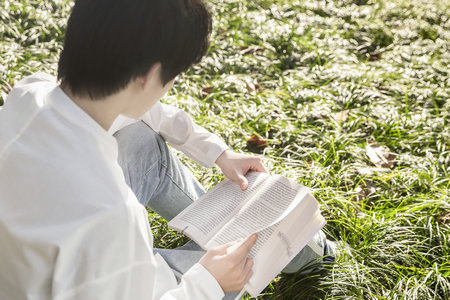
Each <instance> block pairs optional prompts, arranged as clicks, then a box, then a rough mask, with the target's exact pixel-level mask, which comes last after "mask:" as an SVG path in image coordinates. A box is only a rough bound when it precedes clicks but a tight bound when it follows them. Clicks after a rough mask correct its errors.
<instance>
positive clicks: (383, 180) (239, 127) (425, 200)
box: [0, 0, 450, 300]
mask: <svg viewBox="0 0 450 300" xmlns="http://www.w3.org/2000/svg"><path fill="white" fill-rule="evenodd" d="M70 3H71V1H57V0H54V1H1V2H0V37H1V44H0V53H1V56H0V73H1V77H0V93H1V94H0V102H2V101H4V100H6V95H7V93H8V91H9V90H10V89H11V87H12V86H13V85H14V83H15V82H17V81H18V80H20V79H21V78H23V77H24V76H26V75H28V74H32V73H34V72H37V71H43V72H49V73H51V74H55V71H56V62H57V60H58V54H59V52H60V50H61V47H62V41H63V32H64V28H65V22H66V18H67V16H68V13H69V12H70V6H71V4H70ZM210 7H211V10H212V12H213V13H214V33H213V36H212V42H211V47H210V51H209V53H208V55H207V57H205V59H204V60H203V61H202V62H201V63H200V64H199V65H197V66H195V67H194V68H192V69H191V70H189V71H188V72H187V73H186V74H184V75H182V76H180V77H179V78H178V79H177V82H176V85H175V87H174V88H173V90H172V91H171V93H170V95H169V97H168V98H167V99H166V100H165V101H167V102H170V103H174V104H176V105H178V106H180V107H183V108H184V109H186V110H187V111H188V112H189V113H190V114H191V115H192V116H193V117H194V118H195V119H196V121H197V122H198V123H199V124H201V125H203V126H205V127H206V128H207V129H209V130H211V131H213V132H215V133H217V134H218V135H220V136H221V137H222V138H223V139H224V140H225V141H226V142H227V143H228V144H229V145H230V147H232V148H233V149H235V150H237V151H247V139H248V138H250V136H251V135H252V134H253V133H256V134H258V135H259V136H261V137H262V138H263V139H265V140H267V143H268V147H267V148H265V149H264V152H263V154H262V155H263V156H264V157H265V159H266V161H267V165H268V166H269V167H270V168H271V172H272V173H278V174H282V175H285V176H287V177H289V178H292V179H294V180H296V181H298V182H299V183H302V184H304V185H306V186H308V187H310V188H311V189H312V190H313V192H314V194H315V196H316V198H317V199H318V200H319V201H320V203H321V204H322V210H323V215H324V216H325V217H326V219H327V221H328V225H327V226H326V228H325V231H326V233H327V235H328V236H329V238H330V239H332V240H339V241H342V242H343V243H347V244H348V246H349V247H350V249H347V250H345V251H344V250H343V251H342V254H341V255H340V256H339V259H338V261H337V263H336V264H335V265H333V266H330V268H329V270H327V271H324V272H322V273H320V274H315V275H310V276H306V275H299V274H298V275H280V276H279V277H278V278H276V279H275V280H274V281H273V282H272V284H271V285H270V286H268V287H267V288H266V290H265V291H264V293H265V294H264V295H263V296H261V297H260V299H408V300H409V299H448V298H449V297H450V280H449V276H450V263H449V262H450V253H449V252H450V250H449V249H450V247H449V238H450V237H449V232H450V231H449V227H450V222H449V219H448V218H447V219H446V218H443V217H442V216H444V215H445V214H448V213H449V211H450V201H449V188H450V179H449V178H450V176H449V172H450V126H449V119H450V118H449V114H450V100H449V99H450V95H449V86H450V79H449V70H448V66H449V65H450V55H449V53H450V12H449V10H450V5H449V3H448V1H440V0H418V1H406V0H387V1H381V0H378V1H377V0H340V1H299V0H278V1H275V0H258V1H257V0H253V1H250V0H249V1H242V0H239V1H238V0H222V1H220V0H211V1H210ZM344 111H345V112H344ZM337 116H338V117H337ZM371 143H376V144H377V145H381V146H386V147H387V148H388V149H389V150H390V151H391V152H392V154H393V155H394V160H395V164H394V166H393V167H392V168H382V167H381V168H380V167H376V166H375V165H374V164H373V163H372V161H371V160H370V158H369V157H368V156H367V153H366V146H367V145H369V144H371ZM180 156H181V155H180ZM181 159H182V160H183V161H184V162H185V163H186V164H187V165H188V167H189V168H190V169H191V170H192V171H193V172H194V174H195V175H196V176H197V178H199V180H200V181H201V182H202V183H203V185H204V186H205V187H206V188H207V189H208V188H210V187H212V186H213V185H214V184H216V183H217V182H219V181H220V180H221V179H222V176H221V174H220V173H218V172H217V170H206V169H203V168H201V167H199V166H198V165H196V164H194V163H192V162H190V161H189V160H187V159H186V158H185V157H183V156H181ZM150 222H151V224H152V228H153V232H154V234H155V244H156V245H157V246H160V247H176V246H179V245H181V244H183V243H184V242H185V241H186V240H187V238H186V237H183V236H182V235H180V234H177V233H175V232H172V231H170V230H168V229H167V223H166V222H165V220H163V219H161V218H160V217H158V216H157V215H155V214H151V215H150Z"/></svg>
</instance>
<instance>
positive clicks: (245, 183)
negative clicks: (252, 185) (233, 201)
mask: <svg viewBox="0 0 450 300" xmlns="http://www.w3.org/2000/svg"><path fill="white" fill-rule="evenodd" d="M238 184H239V187H240V188H241V190H243V191H245V190H246V189H247V187H248V180H247V178H245V176H244V175H242V174H241V175H238Z"/></svg>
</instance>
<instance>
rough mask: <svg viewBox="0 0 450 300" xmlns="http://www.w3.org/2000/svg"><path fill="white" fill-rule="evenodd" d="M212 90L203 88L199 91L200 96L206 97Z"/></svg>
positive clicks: (211, 87)
mask: <svg viewBox="0 0 450 300" xmlns="http://www.w3.org/2000/svg"><path fill="white" fill-rule="evenodd" d="M213 89H214V87H213V86H205V87H203V88H202V89H201V91H200V94H201V95H202V98H206V97H208V96H209V95H210V94H211V92H212V90H213Z"/></svg>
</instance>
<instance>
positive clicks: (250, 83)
mask: <svg viewBox="0 0 450 300" xmlns="http://www.w3.org/2000/svg"><path fill="white" fill-rule="evenodd" d="M245 87H246V88H247V91H248V92H249V93H250V94H252V95H256V93H257V92H258V91H259V90H260V89H261V86H260V85H259V83H258V82H257V81H256V79H254V80H251V79H247V80H245Z"/></svg>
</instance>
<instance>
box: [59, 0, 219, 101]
mask: <svg viewBox="0 0 450 300" xmlns="http://www.w3.org/2000/svg"><path fill="white" fill-rule="evenodd" d="M210 32H211V16H210V14H209V11H208V9H207V8H206V7H205V4H204V3H203V1H202V0H76V1H75V5H74V7H73V10H72V13H71V15H70V17H69V21H68V24H67V30H66V36H65V41H64V48H63V51H62V53H61V57H60V60H59V64H58V79H61V80H62V83H63V84H64V85H68V87H69V89H70V91H71V92H72V93H73V94H74V95H83V96H88V97H90V98H91V99H102V98H105V97H107V96H109V95H112V94H115V93H117V92H119V91H120V90H122V89H123V88H125V87H126V86H127V85H128V84H129V83H130V81H132V80H134V79H136V78H139V77H143V76H145V75H146V73H147V72H148V70H149V69H150V67H151V66H152V65H153V64H155V63H157V62H160V63H161V81H162V84H163V85H165V84H167V83H168V82H169V81H171V80H172V79H173V78H175V77H176V76H177V75H178V74H180V73H182V72H184V71H186V70H187V69H188V68H189V67H190V66H191V65H192V64H194V63H198V62H199V61H200V60H201V58H202V57H203V56H204V55H205V54H206V52H207V50H208V47H209V35H210Z"/></svg>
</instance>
